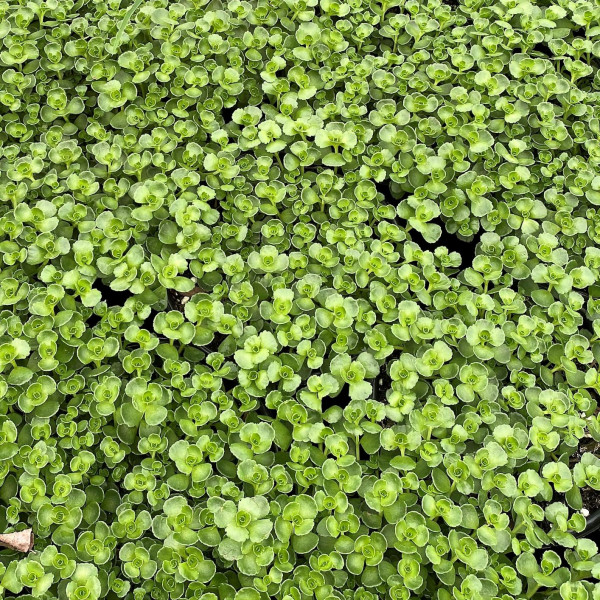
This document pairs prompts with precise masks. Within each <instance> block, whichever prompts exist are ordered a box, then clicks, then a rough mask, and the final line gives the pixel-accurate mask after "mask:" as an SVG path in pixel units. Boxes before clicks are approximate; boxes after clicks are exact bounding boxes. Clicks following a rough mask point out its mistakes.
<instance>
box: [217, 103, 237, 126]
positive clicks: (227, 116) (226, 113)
mask: <svg viewBox="0 0 600 600" xmlns="http://www.w3.org/2000/svg"><path fill="white" fill-rule="evenodd" d="M235 109H236V106H231V107H225V106H224V107H223V108H222V109H221V117H223V122H224V123H225V125H227V123H230V122H231V118H232V117H233V111H234V110H235Z"/></svg>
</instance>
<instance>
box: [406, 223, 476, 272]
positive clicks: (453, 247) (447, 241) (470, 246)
mask: <svg viewBox="0 0 600 600" xmlns="http://www.w3.org/2000/svg"><path fill="white" fill-rule="evenodd" d="M429 222H430V223H435V224H436V225H439V226H440V227H441V229H442V235H441V236H440V239H439V240H438V241H437V242H427V241H426V240H425V239H424V238H423V236H422V235H421V234H420V233H419V232H418V231H416V230H415V229H411V230H410V232H409V236H410V238H411V240H412V241H413V242H415V243H416V244H418V245H419V246H420V248H421V249H423V250H429V251H430V252H433V251H434V250H435V249H436V248H440V247H441V246H446V248H448V251H449V252H458V253H459V254H460V257H461V259H462V262H461V268H463V269H466V268H467V267H470V266H471V265H472V264H473V259H474V258H475V253H476V250H477V244H478V243H479V241H480V239H481V234H482V232H481V231H479V232H478V233H476V234H475V235H474V236H473V239H472V240H470V241H466V240H461V239H460V238H459V237H458V236H457V235H456V234H453V233H448V232H447V231H446V225H445V223H444V222H443V221H442V219H441V218H439V217H438V218H436V219H432V220H431V221H429Z"/></svg>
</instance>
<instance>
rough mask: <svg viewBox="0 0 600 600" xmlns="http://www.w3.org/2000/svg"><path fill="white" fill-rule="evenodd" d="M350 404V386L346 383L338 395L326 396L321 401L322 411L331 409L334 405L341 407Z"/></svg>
mask: <svg viewBox="0 0 600 600" xmlns="http://www.w3.org/2000/svg"><path fill="white" fill-rule="evenodd" d="M348 404H350V386H349V385H348V384H347V383H345V384H344V386H343V387H342V389H341V390H340V392H339V394H337V396H335V397H332V396H325V398H323V400H322V401H321V407H322V411H323V412H325V411H327V410H329V409H330V408H331V407H332V406H339V407H340V408H346V406H348Z"/></svg>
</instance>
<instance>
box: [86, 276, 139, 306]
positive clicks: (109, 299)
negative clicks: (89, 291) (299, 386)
mask: <svg viewBox="0 0 600 600" xmlns="http://www.w3.org/2000/svg"><path fill="white" fill-rule="evenodd" d="M94 288H95V289H97V290H98V291H99V292H100V293H101V294H102V300H103V301H105V302H106V304H107V305H108V306H124V305H125V302H126V300H127V299H128V298H132V297H133V294H132V293H131V292H130V291H129V290H124V291H122V292H119V291H116V290H113V289H112V288H111V287H110V286H109V285H108V284H106V283H104V282H103V281H102V280H101V279H96V281H94Z"/></svg>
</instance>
